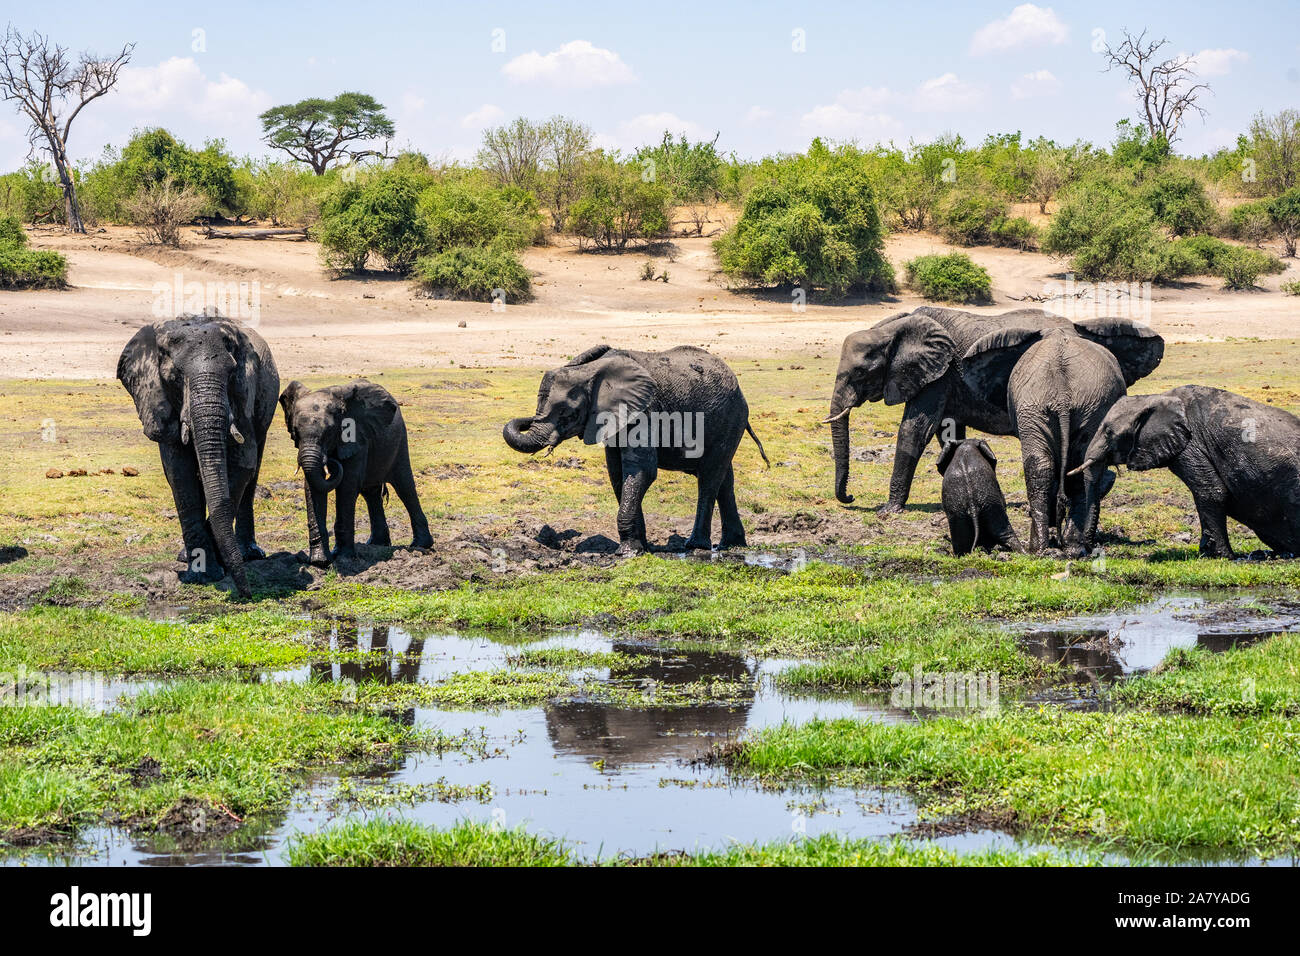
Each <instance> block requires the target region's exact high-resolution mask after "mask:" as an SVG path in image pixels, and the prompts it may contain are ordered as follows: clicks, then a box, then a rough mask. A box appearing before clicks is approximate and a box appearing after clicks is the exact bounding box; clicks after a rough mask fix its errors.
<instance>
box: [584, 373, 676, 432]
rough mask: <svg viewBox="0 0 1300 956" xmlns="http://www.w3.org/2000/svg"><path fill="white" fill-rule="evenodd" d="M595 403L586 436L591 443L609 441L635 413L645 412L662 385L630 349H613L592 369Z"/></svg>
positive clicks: (593, 401) (588, 415)
mask: <svg viewBox="0 0 1300 956" xmlns="http://www.w3.org/2000/svg"><path fill="white" fill-rule="evenodd" d="M592 373H593V377H592V383H591V389H592V394H591V407H590V410H589V411H588V413H587V425H586V429H585V430H584V431H583V435H582V440H583V442H584V443H586V444H588V445H596V444H609V443H610V442H609V440H610V439H612V438H613V437H614V436H615V435H619V436H620V438H621V432H622V431H623V430H624V429H625V428H626V427H627V424H628V422H629V420H631V418H632V417H633V416H638V415H645V414H647V413H648V412H649V411H650V406H651V405H652V404H654V400H655V397H656V395H657V394H658V389H657V388H656V387H655V382H654V379H653V378H651V377H650V373H649V372H647V371H646V370H645V369H644V368H643V367H642V366H641V364H640V363H638V362H636V361H635V360H633V358H632V357H631V356H630V355H628V354H627V353H626V352H617V351H611V352H609V353H607V354H605V355H604V357H602V358H601V359H600V360H599V361H598V362H596V363H595V365H594V367H593V369H592Z"/></svg>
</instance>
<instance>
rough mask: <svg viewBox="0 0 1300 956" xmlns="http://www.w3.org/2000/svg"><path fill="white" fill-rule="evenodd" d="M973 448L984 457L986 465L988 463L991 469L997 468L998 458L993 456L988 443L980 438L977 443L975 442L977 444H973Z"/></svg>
mask: <svg viewBox="0 0 1300 956" xmlns="http://www.w3.org/2000/svg"><path fill="white" fill-rule="evenodd" d="M975 447H976V448H978V449H979V451H980V454H981V455H983V456H984V459H985V460H986V461H987V462H988V463H989V464H990V465H991V466H992V467H993V468H997V466H998V456H997V455H995V454H993V449H992V448H990V447H989V443H988V442H986V441H985V440H984V439H983V438H981V439H980V440H979V441H977V442H976V443H975Z"/></svg>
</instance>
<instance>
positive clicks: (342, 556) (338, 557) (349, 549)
mask: <svg viewBox="0 0 1300 956" xmlns="http://www.w3.org/2000/svg"><path fill="white" fill-rule="evenodd" d="M331 558H332V559H333V560H335V561H355V560H356V559H357V548H356V545H353V544H345V545H343V547H341V548H337V549H336V550H335V551H334V554H333V555H331Z"/></svg>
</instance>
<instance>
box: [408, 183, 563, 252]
mask: <svg viewBox="0 0 1300 956" xmlns="http://www.w3.org/2000/svg"><path fill="white" fill-rule="evenodd" d="M417 208H418V210H419V214H420V218H421V219H422V220H423V221H424V225H425V229H426V230H427V232H428V237H429V249H430V251H432V252H441V251H442V250H444V249H449V248H451V247H452V246H492V247H494V248H499V249H523V248H525V247H526V246H529V245H532V243H534V242H536V241H537V239H538V238H539V237H540V236H541V234H542V214H541V212H540V211H539V210H538V205H537V197H536V196H534V195H533V194H532V193H530V192H528V191H527V190H524V189H520V188H519V187H518V186H506V187H505V188H504V189H502V188H497V187H494V186H487V185H484V184H476V183H474V182H473V181H461V182H443V183H437V184H435V185H432V186H429V187H428V188H427V189H425V190H424V192H423V193H421V194H420V201H419V204H418V207H417Z"/></svg>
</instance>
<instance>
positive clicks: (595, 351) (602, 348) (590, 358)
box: [564, 345, 613, 368]
mask: <svg viewBox="0 0 1300 956" xmlns="http://www.w3.org/2000/svg"><path fill="white" fill-rule="evenodd" d="M612 348H613V346H612V345H593V346H592V347H591V348H589V349H587V351H585V352H583V353H581V354H580V355H578V356H576V357H574V358H573V359H572V360H571V361H569V362H565V363H564V364H565V367H566V368H572V367H573V366H575V365H586V364H587V363H588V362H594V361H595V360H596V359H598V358H600V357H601V356H602V355H604V354H605V353H606V352H609V351H610V350H611V349H612Z"/></svg>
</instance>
